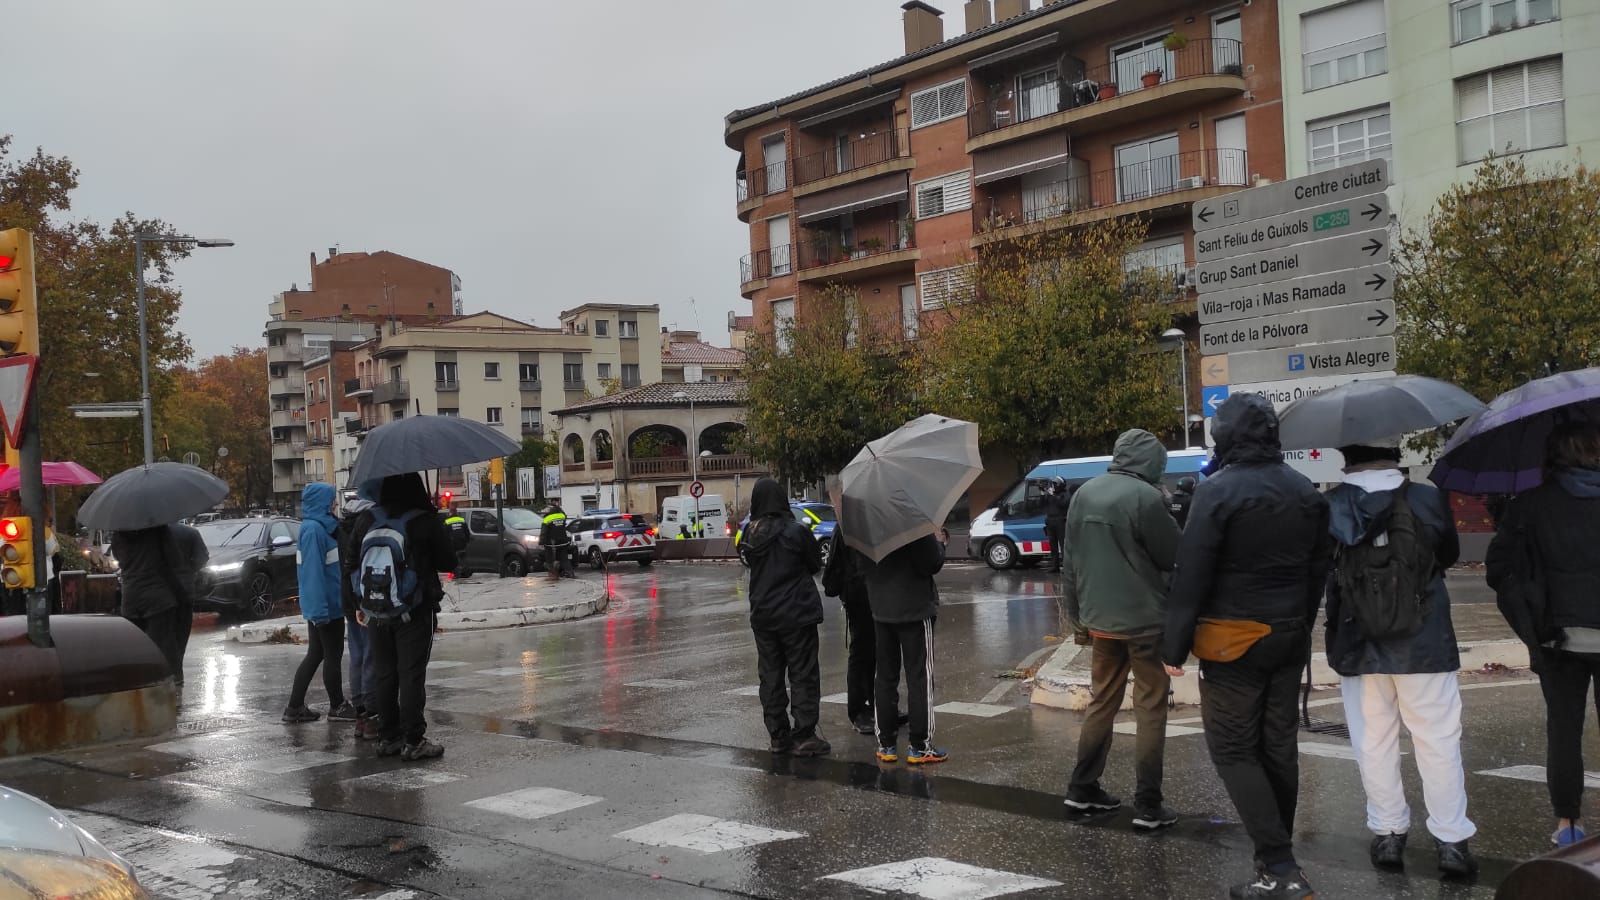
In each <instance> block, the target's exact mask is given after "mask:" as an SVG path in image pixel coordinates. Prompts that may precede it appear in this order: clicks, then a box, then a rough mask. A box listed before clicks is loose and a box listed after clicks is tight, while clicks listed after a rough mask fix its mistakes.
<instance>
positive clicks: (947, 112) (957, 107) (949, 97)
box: [939, 80, 967, 118]
mask: <svg viewBox="0 0 1600 900" xmlns="http://www.w3.org/2000/svg"><path fill="white" fill-rule="evenodd" d="M966 111H967V82H966V81H965V80H962V81H953V82H951V83H950V84H947V85H945V86H944V87H941V88H939V116H940V118H953V117H955V116H959V115H962V114H964V113H965V112H966Z"/></svg>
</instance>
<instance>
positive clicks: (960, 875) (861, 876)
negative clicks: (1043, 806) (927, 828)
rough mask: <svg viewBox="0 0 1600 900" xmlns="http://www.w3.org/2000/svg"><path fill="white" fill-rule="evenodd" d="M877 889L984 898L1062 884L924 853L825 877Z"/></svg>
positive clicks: (935, 899) (938, 897)
mask: <svg viewBox="0 0 1600 900" xmlns="http://www.w3.org/2000/svg"><path fill="white" fill-rule="evenodd" d="M825 877H826V878H827V880H830V881H843V882H846V883H848V884H854V885H859V886H861V887H864V888H868V889H871V890H875V891H897V892H899V893H902V894H912V895H914V896H917V897H927V898H929V900H954V898H958V897H959V898H961V900H984V898H986V897H1003V896H1005V895H1006V894H1017V893H1021V892H1023V891H1034V890H1039V889H1040V888H1049V887H1059V886H1060V885H1061V882H1059V881H1049V880H1047V879H1044V878H1033V877H1030V876H1027V875H1018V874H1016V873H1014V872H1001V871H999V870H998V869H984V868H979V867H978V866H969V865H967V864H965V863H958V862H955V861H954V860H949V859H940V858H939V857H936V856H924V857H922V858H920V859H908V860H906V861H905V862H896V863H888V864H886V865H881V866H870V867H868V868H865V869H852V870H851V871H849V872H840V873H838V874H836V875H828V876H825Z"/></svg>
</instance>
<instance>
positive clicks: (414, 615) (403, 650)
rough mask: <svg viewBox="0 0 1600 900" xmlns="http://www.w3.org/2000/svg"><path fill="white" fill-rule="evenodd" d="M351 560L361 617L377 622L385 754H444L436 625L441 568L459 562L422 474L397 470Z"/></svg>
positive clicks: (359, 531) (364, 523)
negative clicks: (429, 708) (435, 684)
mask: <svg viewBox="0 0 1600 900" xmlns="http://www.w3.org/2000/svg"><path fill="white" fill-rule="evenodd" d="M350 540H351V543H352V544H353V545H354V546H356V547H359V548H360V552H359V555H357V556H356V557H355V558H354V559H351V560H349V561H348V562H347V563H346V565H345V571H346V575H345V577H346V578H348V579H350V585H351V588H352V590H353V591H354V592H355V597H356V605H357V613H356V618H357V620H358V621H359V622H360V623H361V624H363V625H366V626H367V627H368V629H369V631H368V638H369V639H370V640H371V652H372V657H373V661H374V675H375V678H374V682H373V687H372V693H373V695H374V696H375V697H376V702H377V705H378V731H379V740H380V741H381V743H379V745H378V755H379V756H399V757H400V758H401V759H403V760H405V761H407V762H413V761H416V760H424V759H437V758H438V757H440V756H443V755H444V748H443V747H441V746H440V745H438V744H436V743H434V742H433V741H430V740H428V739H427V737H426V734H427V730H428V722H427V719H426V718H425V717H424V715H423V709H424V707H425V706H426V704H427V688H426V679H427V672H428V658H429V656H430V655H431V654H432V652H433V632H434V625H435V622H436V621H437V618H438V614H439V601H440V599H441V598H443V597H444V585H443V583H442V582H441V581H440V579H439V576H440V574H441V573H447V572H453V571H455V568H456V552H455V548H454V546H453V545H452V544H451V542H450V533H449V531H447V530H446V529H445V527H444V522H443V521H441V520H440V518H439V516H438V511H437V510H436V509H435V508H434V506H433V500H432V498H430V497H429V496H428V489H427V487H426V486H425V485H424V484H423V483H422V477H421V476H420V475H417V474H415V473H407V474H405V475H390V476H388V477H386V478H384V479H383V481H382V483H381V486H380V487H379V488H378V501H377V503H376V504H375V505H374V506H373V507H372V508H371V509H369V510H367V511H366V512H364V513H362V514H361V515H360V517H359V518H357V520H356V522H355V525H354V526H353V528H352V529H351V534H350Z"/></svg>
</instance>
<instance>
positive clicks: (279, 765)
mask: <svg viewBox="0 0 1600 900" xmlns="http://www.w3.org/2000/svg"><path fill="white" fill-rule="evenodd" d="M352 759H355V757H354V756H341V755H340V754H338V753H323V752H322V751H320V750H290V751H289V752H287V753H273V754H269V755H267V756H258V757H255V758H254V759H248V760H243V761H242V762H241V765H245V766H248V767H249V768H250V769H251V770H252V771H256V772H263V773H265V774H267V775H287V774H289V773H290V772H299V771H302V770H304V769H314V768H316V767H317V766H331V765H333V764H334V763H342V762H349V761H350V760H352Z"/></svg>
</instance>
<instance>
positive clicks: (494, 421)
mask: <svg viewBox="0 0 1600 900" xmlns="http://www.w3.org/2000/svg"><path fill="white" fill-rule="evenodd" d="M483 420H484V421H485V422H488V423H489V424H490V425H499V424H500V407H498V406H491V407H489V408H488V409H486V410H484V411H483Z"/></svg>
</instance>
